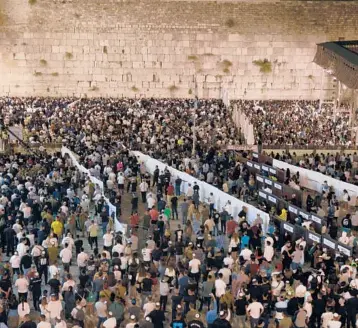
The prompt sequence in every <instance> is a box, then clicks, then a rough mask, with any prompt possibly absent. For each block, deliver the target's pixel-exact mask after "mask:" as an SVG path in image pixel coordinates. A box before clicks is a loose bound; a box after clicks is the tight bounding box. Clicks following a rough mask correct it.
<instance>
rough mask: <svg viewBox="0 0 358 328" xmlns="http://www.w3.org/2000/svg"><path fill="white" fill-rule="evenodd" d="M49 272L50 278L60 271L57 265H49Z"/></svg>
mask: <svg viewBox="0 0 358 328" xmlns="http://www.w3.org/2000/svg"><path fill="white" fill-rule="evenodd" d="M49 273H50V277H51V279H52V278H54V277H55V275H58V274H59V273H60V270H59V269H58V267H56V266H54V265H51V266H50V267H49Z"/></svg>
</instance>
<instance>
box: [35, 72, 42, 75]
mask: <svg viewBox="0 0 358 328" xmlns="http://www.w3.org/2000/svg"><path fill="white" fill-rule="evenodd" d="M34 75H35V76H42V73H41V72H37V71H35V72H34Z"/></svg>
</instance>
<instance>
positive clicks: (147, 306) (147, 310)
mask: <svg viewBox="0 0 358 328" xmlns="http://www.w3.org/2000/svg"><path fill="white" fill-rule="evenodd" d="M147 300H148V302H147V303H145V304H144V306H143V310H144V318H145V317H146V316H147V315H149V313H150V312H152V311H153V310H155V302H153V299H152V295H148V296H147Z"/></svg>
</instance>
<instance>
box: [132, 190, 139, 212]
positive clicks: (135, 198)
mask: <svg viewBox="0 0 358 328" xmlns="http://www.w3.org/2000/svg"><path fill="white" fill-rule="evenodd" d="M131 204H132V213H131V214H133V213H134V212H137V211H138V195H137V194H136V193H133V194H132V200H131Z"/></svg>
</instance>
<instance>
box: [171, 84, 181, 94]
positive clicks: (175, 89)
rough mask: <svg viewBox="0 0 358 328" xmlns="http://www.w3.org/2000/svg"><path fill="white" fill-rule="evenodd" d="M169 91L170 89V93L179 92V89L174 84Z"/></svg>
mask: <svg viewBox="0 0 358 328" xmlns="http://www.w3.org/2000/svg"><path fill="white" fill-rule="evenodd" d="M168 89H169V91H170V92H175V91H177V90H179V88H178V87H177V86H176V85H174V84H173V85H171V86H169V88H168Z"/></svg>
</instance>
